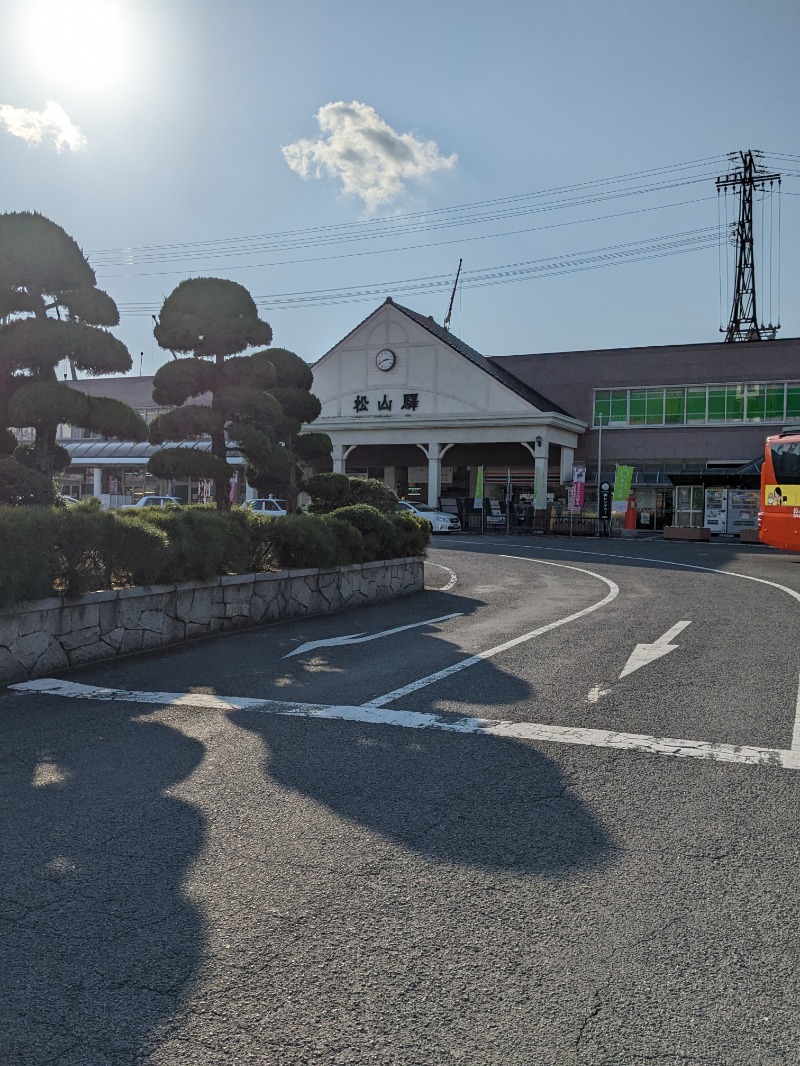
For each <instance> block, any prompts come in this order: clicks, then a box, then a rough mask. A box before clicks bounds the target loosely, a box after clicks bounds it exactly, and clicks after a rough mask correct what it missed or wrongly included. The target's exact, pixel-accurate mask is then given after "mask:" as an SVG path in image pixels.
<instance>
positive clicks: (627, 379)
mask: <svg viewBox="0 0 800 1066" xmlns="http://www.w3.org/2000/svg"><path fill="white" fill-rule="evenodd" d="M492 361H493V362H495V363H496V364H497V365H499V366H502V367H504V368H505V369H506V370H508V371H510V372H511V373H512V374H514V375H515V376H516V377H518V378H520V380H522V381H524V382H525V383H526V384H529V385H531V386H532V387H534V388H537V389H539V390H541V391H542V392H544V393H546V395H547V396H549V397H550V398H551V399H553V400H554V401H555V402H556V403H558V404H561V405H562V406H564V407H566V408H567V410H569V411H570V412H571V413H572V414H573V415H575V417H576V418H580V419H582V420H583V421H585V422H586V423H587V424H588V426H589V427H590V428H589V429H588V430H587V432H586V433H585V434H584V435H583V436H582V437H581V439H580V443H579V445H578V449H577V452H576V458H577V459H582V460H584V461H588V462H593V461H596V458H597V447H598V432H597V430H596V429H594V428H593V427H592V422H593V400H594V390H595V389H606V388H636V387H639V386H641V387H647V386H658V385H712V384H725V383H727V382H767V383H768V382H772V381H791V380H795V381H797V380H800V339H799V338H788V339H785V340H774V341H753V342H749V343H739V344H724V343H718V344H684V345H664V346H651V347H643V348H618V349H611V350H606V351H586V352H549V353H542V354H540V355H512V356H493V357H492ZM774 431H775V424H774V423H772V424H767V423H763V424H748V425H741V426H738V425H737V426H730V425H728V426H708V425H707V426H662V427H655V428H644V427H637V428H635V429H633V428H631V429H628V428H619V429H617V428H614V427H610V428H605V429H604V430H603V441H602V450H603V456H604V459H603V465H604V466H605V463H606V460H608V462H609V463H612V462H616V461H622V460H624V459H631V460H636V459H639V460H650V461H654V460H659V459H663V460H679V459H691V460H701V459H712V460H717V461H720V460H728V459H729V460H731V461H732V462H733V463H735V462H736V461H738V460H741V461H742V462H746V461H747V460H749V459H751V458H753V457H755V456H757V455H760V454H761V452H762V451H763V447H764V439H765V437H766V436H767V435H768V434H769V433H771V432H774Z"/></svg>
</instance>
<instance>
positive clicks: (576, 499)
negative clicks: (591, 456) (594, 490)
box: [570, 463, 586, 510]
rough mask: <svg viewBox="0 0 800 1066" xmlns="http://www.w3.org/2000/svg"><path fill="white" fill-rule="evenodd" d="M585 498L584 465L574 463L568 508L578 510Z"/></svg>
mask: <svg viewBox="0 0 800 1066" xmlns="http://www.w3.org/2000/svg"><path fill="white" fill-rule="evenodd" d="M585 496H586V465H585V464H584V463H575V464H574V465H573V467H572V495H571V497H570V501H571V502H570V507H571V508H574V509H576V510H580V509H581V507H583V501H584V498H585Z"/></svg>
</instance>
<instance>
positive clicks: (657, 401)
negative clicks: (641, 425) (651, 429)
mask: <svg viewBox="0 0 800 1066" xmlns="http://www.w3.org/2000/svg"><path fill="white" fill-rule="evenodd" d="M646 404H647V407H646V410H647V414H646V417H647V424H648V426H661V425H663V424H664V390H663V389H648V390H647V401H646Z"/></svg>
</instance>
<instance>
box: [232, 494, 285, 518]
mask: <svg viewBox="0 0 800 1066" xmlns="http://www.w3.org/2000/svg"><path fill="white" fill-rule="evenodd" d="M242 507H243V508H244V509H245V510H246V511H255V513H256V514H261V515H271V516H272V518H281V517H282V516H283V515H285V514H286V500H276V499H275V497H274V496H265V497H262V498H259V499H257V500H245V502H244V503H243V504H242Z"/></svg>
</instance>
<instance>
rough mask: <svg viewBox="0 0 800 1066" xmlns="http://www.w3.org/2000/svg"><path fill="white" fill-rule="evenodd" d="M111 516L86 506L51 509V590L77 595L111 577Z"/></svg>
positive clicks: (94, 587) (96, 586)
mask: <svg viewBox="0 0 800 1066" xmlns="http://www.w3.org/2000/svg"><path fill="white" fill-rule="evenodd" d="M113 526H114V516H113V515H112V514H109V512H107V511H99V510H94V509H92V508H90V507H88V506H85V505H84V506H81V507H72V508H66V507H58V508H54V510H53V543H54V546H55V550H56V554H57V559H58V564H57V570H56V573H55V577H54V586H55V591H56V592H57V593H59V595H61V596H80V595H81V594H82V593H84V592H91V591H92V590H94V589H99V588H108V585H109V582H110V579H111V569H112V562H111V550H112V549H111V543H112V539H111V533H112V529H113Z"/></svg>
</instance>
